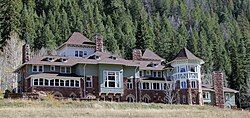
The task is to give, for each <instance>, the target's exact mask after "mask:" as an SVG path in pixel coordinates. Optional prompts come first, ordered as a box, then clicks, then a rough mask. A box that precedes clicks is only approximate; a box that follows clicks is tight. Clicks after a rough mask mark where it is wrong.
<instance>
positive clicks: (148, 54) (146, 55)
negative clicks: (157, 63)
mask: <svg viewBox="0 0 250 118" xmlns="http://www.w3.org/2000/svg"><path fill="white" fill-rule="evenodd" d="M141 58H142V59H145V60H165V59H163V58H161V57H160V56H159V55H157V54H155V53H154V52H153V51H151V50H149V49H146V50H145V52H144V53H143V55H142V57H141Z"/></svg>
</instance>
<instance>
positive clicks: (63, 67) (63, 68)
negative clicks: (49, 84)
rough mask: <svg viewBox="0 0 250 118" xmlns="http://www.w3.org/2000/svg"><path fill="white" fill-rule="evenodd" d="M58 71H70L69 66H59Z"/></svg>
mask: <svg viewBox="0 0 250 118" xmlns="http://www.w3.org/2000/svg"><path fill="white" fill-rule="evenodd" d="M60 73H71V67H68V66H61V67H60Z"/></svg>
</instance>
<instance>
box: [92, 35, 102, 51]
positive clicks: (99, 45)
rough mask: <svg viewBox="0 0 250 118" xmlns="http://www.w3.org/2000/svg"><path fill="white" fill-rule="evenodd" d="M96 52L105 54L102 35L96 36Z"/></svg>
mask: <svg viewBox="0 0 250 118" xmlns="http://www.w3.org/2000/svg"><path fill="white" fill-rule="evenodd" d="M94 38H95V44H96V51H98V52H103V37H102V36H101V35H98V34H97V35H95V37H94Z"/></svg>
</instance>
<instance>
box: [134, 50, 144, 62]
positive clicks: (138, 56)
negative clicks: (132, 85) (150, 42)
mask: <svg viewBox="0 0 250 118" xmlns="http://www.w3.org/2000/svg"><path fill="white" fill-rule="evenodd" d="M141 57H142V52H141V50H140V49H134V50H133V60H140V59H141Z"/></svg>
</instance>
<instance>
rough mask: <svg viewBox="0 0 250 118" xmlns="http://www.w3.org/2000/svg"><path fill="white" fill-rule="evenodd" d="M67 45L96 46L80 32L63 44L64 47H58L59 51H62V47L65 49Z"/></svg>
mask: <svg viewBox="0 0 250 118" xmlns="http://www.w3.org/2000/svg"><path fill="white" fill-rule="evenodd" d="M65 44H75V45H83V44H90V45H95V43H94V42H92V41H91V40H89V39H88V38H87V37H85V36H84V35H83V34H82V33H80V32H74V33H73V34H72V35H71V36H70V37H69V38H68V40H67V41H66V42H65V43H63V44H62V45H60V46H59V47H58V49H60V48H61V47H63V46H64V45H65Z"/></svg>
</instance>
